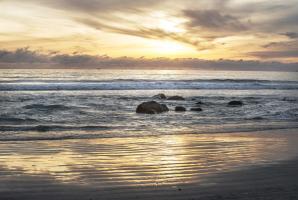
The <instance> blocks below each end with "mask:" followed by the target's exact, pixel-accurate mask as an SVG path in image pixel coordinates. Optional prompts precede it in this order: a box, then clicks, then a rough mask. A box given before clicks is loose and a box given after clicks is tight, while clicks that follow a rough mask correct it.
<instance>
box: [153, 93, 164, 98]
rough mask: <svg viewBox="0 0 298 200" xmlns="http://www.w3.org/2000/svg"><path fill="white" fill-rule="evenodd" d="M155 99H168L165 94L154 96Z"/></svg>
mask: <svg viewBox="0 0 298 200" xmlns="http://www.w3.org/2000/svg"><path fill="white" fill-rule="evenodd" d="M153 98H154V99H166V98H167V97H166V95H165V94H163V93H160V94H157V95H154V96H153Z"/></svg>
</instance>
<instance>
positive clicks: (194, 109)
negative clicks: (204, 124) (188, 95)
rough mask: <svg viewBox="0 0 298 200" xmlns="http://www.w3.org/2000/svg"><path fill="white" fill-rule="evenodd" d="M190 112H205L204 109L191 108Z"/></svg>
mask: <svg viewBox="0 0 298 200" xmlns="http://www.w3.org/2000/svg"><path fill="white" fill-rule="evenodd" d="M190 110H191V111H197V112H200V111H203V109H202V108H191V109H190Z"/></svg>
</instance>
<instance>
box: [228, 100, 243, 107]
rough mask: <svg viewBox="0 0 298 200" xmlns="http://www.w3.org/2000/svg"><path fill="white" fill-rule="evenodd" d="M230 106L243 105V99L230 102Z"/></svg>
mask: <svg viewBox="0 0 298 200" xmlns="http://www.w3.org/2000/svg"><path fill="white" fill-rule="evenodd" d="M228 105H229V106H243V102H242V101H230V102H229V103H228Z"/></svg>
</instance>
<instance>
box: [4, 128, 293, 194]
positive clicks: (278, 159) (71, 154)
mask: <svg viewBox="0 0 298 200" xmlns="http://www.w3.org/2000/svg"><path fill="white" fill-rule="evenodd" d="M297 142H298V134H297V129H291V130H274V131H262V132H248V133H229V134H228V133H225V134H185V135H163V136H153V137H152V136H151V137H139V138H138V137H134V138H129V137H128V138H106V139H104V138H101V139H89V140H45V141H10V142H8V141H6V142H1V143H0V160H1V167H0V197H1V198H0V199H22V200H26V199H28V200H29V199H30V200H32V199H80V200H81V199H88V200H89V199H283V200H286V199H297V198H298V192H297V191H298V173H297V169H298V159H297V156H298V150H297V148H296V144H297Z"/></svg>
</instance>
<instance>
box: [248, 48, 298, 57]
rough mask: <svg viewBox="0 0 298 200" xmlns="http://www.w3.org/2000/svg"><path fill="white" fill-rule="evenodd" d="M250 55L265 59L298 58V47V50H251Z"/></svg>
mask: <svg viewBox="0 0 298 200" xmlns="http://www.w3.org/2000/svg"><path fill="white" fill-rule="evenodd" d="M248 55H251V56H254V57H258V58H264V59H268V58H269V59H273V58H298V49H297V50H288V51H287V50H285V51H256V52H250V53H248Z"/></svg>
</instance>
